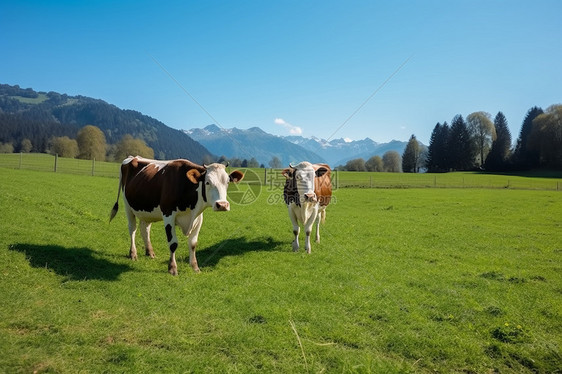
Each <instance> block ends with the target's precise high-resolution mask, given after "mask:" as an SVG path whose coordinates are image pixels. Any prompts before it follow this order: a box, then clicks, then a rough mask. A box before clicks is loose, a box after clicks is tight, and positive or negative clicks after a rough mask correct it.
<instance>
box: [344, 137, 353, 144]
mask: <svg viewBox="0 0 562 374" xmlns="http://www.w3.org/2000/svg"><path fill="white" fill-rule="evenodd" d="M343 141H344V142H346V143H351V142H352V141H353V140H351V138H343Z"/></svg>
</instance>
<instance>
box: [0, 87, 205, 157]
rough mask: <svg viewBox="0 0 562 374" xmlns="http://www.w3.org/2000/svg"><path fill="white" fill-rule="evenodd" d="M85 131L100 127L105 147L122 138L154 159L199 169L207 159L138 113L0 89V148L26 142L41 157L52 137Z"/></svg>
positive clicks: (179, 135) (183, 137)
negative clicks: (142, 145) (139, 144)
mask: <svg viewBox="0 0 562 374" xmlns="http://www.w3.org/2000/svg"><path fill="white" fill-rule="evenodd" d="M85 125H94V126H97V127H99V128H100V129H101V130H102V131H103V132H104V134H105V137H106V140H107V143H108V144H114V143H117V142H119V141H120V140H121V138H122V137H123V135H125V134H130V135H132V136H133V137H135V138H140V139H143V140H144V141H145V142H146V144H148V146H150V147H151V148H152V149H153V150H154V155H155V157H156V158H158V159H174V158H187V159H190V160H192V161H195V162H200V163H201V162H203V160H204V159H205V158H207V159H208V158H209V157H211V152H209V150H207V149H206V148H205V147H204V146H202V145H201V144H199V143H198V142H196V141H194V140H193V139H192V138H191V137H190V136H189V135H187V134H186V133H184V132H183V131H180V130H175V129H172V128H170V127H168V126H166V125H165V124H164V123H162V122H160V121H158V120H156V119H154V118H152V117H149V116H146V115H143V114H142V113H140V112H137V111H134V110H124V109H119V108H118V107H116V106H115V105H111V104H108V103H106V102H105V101H103V100H98V99H93V98H89V97H85V96H68V95H66V94H60V93H57V92H36V91H34V90H33V89H31V88H27V89H22V88H20V87H19V86H10V85H7V84H0V143H12V144H13V145H14V147H15V150H16V151H18V147H19V145H20V144H21V141H22V140H23V139H25V138H27V139H30V140H31V143H32V145H33V151H34V152H45V151H46V150H47V143H48V141H49V139H50V138H51V137H53V136H68V137H70V138H75V137H76V134H77V132H78V131H79V130H80V128H82V127H83V126H85Z"/></svg>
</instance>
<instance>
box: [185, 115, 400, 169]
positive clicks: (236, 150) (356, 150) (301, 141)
mask: <svg viewBox="0 0 562 374" xmlns="http://www.w3.org/2000/svg"><path fill="white" fill-rule="evenodd" d="M186 133H187V134H188V135H189V136H191V137H192V138H193V139H195V140H196V141H198V142H199V143H201V144H203V145H204V146H205V147H206V148H207V149H209V151H211V152H212V153H215V154H217V155H224V156H225V157H227V158H240V159H249V158H251V157H254V158H255V159H256V160H257V161H258V162H259V163H263V164H264V165H266V166H268V163H269V161H270V160H271V159H272V158H273V157H277V158H279V159H280V160H281V163H282V164H283V165H288V164H289V163H290V162H293V163H295V162H300V161H303V160H308V161H310V162H314V163H318V162H323V163H328V164H329V165H331V166H333V167H335V166H338V165H345V163H346V162H347V161H349V160H351V159H354V158H363V159H365V160H368V159H369V158H370V157H371V156H377V155H378V156H382V155H383V154H384V153H385V152H387V151H396V152H398V153H399V154H402V153H403V152H404V149H405V148H406V145H407V144H408V143H407V142H401V141H398V140H393V141H391V142H389V143H377V142H375V141H373V140H372V139H370V138H365V139H363V140H353V141H348V140H344V139H334V140H331V141H327V140H325V139H319V138H316V137H310V138H305V137H302V136H276V135H272V134H269V133H267V132H265V131H263V130H262V129H260V128H259V127H252V128H249V129H247V130H243V129H238V128H236V127H234V128H231V129H224V128H220V127H219V126H217V125H209V126H206V127H204V128H193V129H191V130H187V131H186Z"/></svg>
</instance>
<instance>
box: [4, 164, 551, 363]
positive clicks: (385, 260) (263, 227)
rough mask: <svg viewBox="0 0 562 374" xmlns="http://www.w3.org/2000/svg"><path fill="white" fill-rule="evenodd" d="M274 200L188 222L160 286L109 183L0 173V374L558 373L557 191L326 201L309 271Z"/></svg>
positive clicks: (360, 193)
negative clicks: (132, 256) (193, 258)
mask: <svg viewBox="0 0 562 374" xmlns="http://www.w3.org/2000/svg"><path fill="white" fill-rule="evenodd" d="M280 193H281V191H280V189H279V188H278V187H277V186H276V185H275V184H272V185H270V186H264V187H263V188H262V190H261V193H260V195H259V197H258V199H257V201H255V202H253V203H251V204H245V205H238V204H235V203H232V209H231V211H230V212H212V211H210V210H208V211H206V212H205V220H204V221H205V222H204V224H203V228H202V230H201V235H200V242H199V250H198V256H197V257H198V260H199V265H200V267H201V270H202V272H201V273H200V274H195V273H193V272H192V271H191V269H190V267H189V264H188V262H187V255H188V250H187V243H186V240H185V239H181V241H180V247H179V249H178V270H179V275H178V276H177V277H172V276H171V275H169V274H168V273H167V261H168V256H169V252H168V249H167V244H166V240H165V237H166V236H165V234H164V229H163V225H162V223H156V224H154V225H153V228H152V238H153V244H154V247H155V251H156V255H157V258H156V259H154V260H151V259H149V258H146V257H144V256H141V257H140V258H139V260H138V261H136V262H132V261H130V260H129V259H127V258H126V255H127V253H128V248H129V239H128V230H127V223H126V218H125V215H124V213H123V211H122V209H123V204H122V202H121V201H120V205H121V210H120V212H119V213H118V215H117V217H116V218H115V220H114V221H113V222H111V224H109V223H108V215H109V211H110V209H111V207H112V206H113V204H114V202H115V199H116V195H117V179H115V178H100V177H91V176H77V175H68V174H59V173H56V174H55V173H52V172H51V173H48V172H37V171H29V170H9V169H1V168H0V208H1V209H2V215H0V226H1V231H0V284H1V287H0V351H1V352H2V354H1V355H0V371H1V372H6V373H17V372H22V373H28V372H37V373H41V372H59V373H75V372H82V373H99V372H110V373H112V372H170V373H176V372H205V373H208V372H217V373H219V372H220V373H222V372H240V373H248V372H258V371H264V372H289V373H292V372H294V373H302V372H310V373H317V372H327V373H331V372H338V373H339V372H344V373H350V372H359V373H365V372H374V373H378V372H385V373H386V372H389V373H393V372H395V373H399V372H421V373H423V372H443V373H451V372H459V373H460V372H463V373H467V372H469V373H470V372H475V373H485V372H501V373H505V372H507V373H511V372H514V373H515V372H516V373H525V372H528V373H535V372H539V373H552V372H559V371H560V367H562V357H561V354H560V352H561V344H562V195H561V192H560V191H528V190H509V189H507V190H506V189H485V190H484V189H444V188H439V189H434V188H432V189H340V190H337V191H335V192H334V195H335V198H334V200H333V204H332V205H330V207H329V208H328V211H327V212H328V214H327V221H326V223H325V224H324V225H323V226H322V231H321V235H322V242H321V243H320V244H316V243H313V244H312V254H311V255H306V254H304V253H303V252H302V251H301V252H300V253H293V252H292V250H291V240H292V232H291V231H292V229H291V225H290V221H289V219H288V216H287V211H286V207H285V206H284V204H283V203H282V199H280V198H279V197H280ZM301 241H302V237H301ZM138 243H142V241H141V239H140V237H139V238H138ZM301 243H302V242H301ZM139 250H142V246H141V247H140V248H139ZM139 254H140V253H139Z"/></svg>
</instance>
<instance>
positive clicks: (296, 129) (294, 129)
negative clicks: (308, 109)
mask: <svg viewBox="0 0 562 374" xmlns="http://www.w3.org/2000/svg"><path fill="white" fill-rule="evenodd" d="M273 122H274V123H275V124H276V125H279V126H283V127H284V128H286V129H287V130H289V134H291V135H301V134H302V129H301V128H300V127H298V126H293V125H291V124H290V123H289V122H287V121H285V120H284V119H283V118H275V120H274V121H273Z"/></svg>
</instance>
